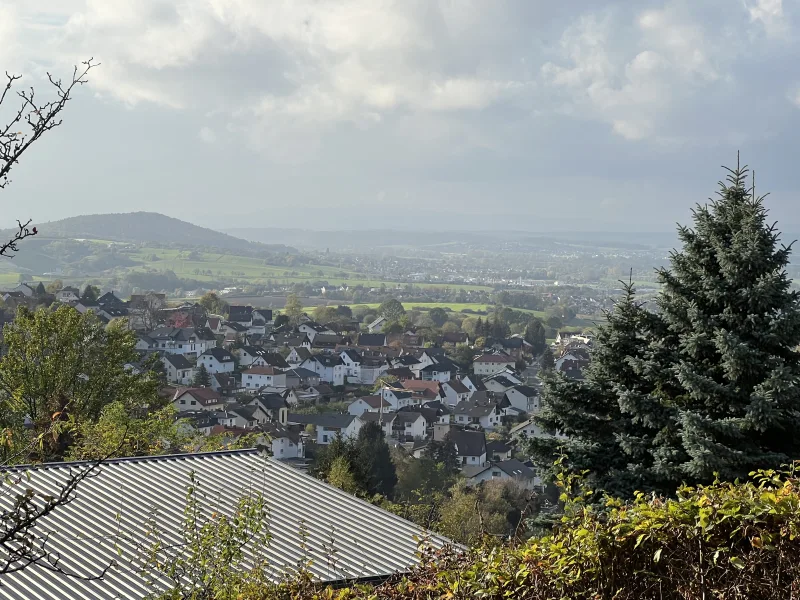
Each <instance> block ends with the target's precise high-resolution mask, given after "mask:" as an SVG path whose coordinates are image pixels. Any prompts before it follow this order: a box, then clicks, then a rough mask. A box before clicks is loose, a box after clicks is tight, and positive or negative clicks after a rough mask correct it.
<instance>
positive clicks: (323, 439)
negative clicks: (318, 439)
mask: <svg viewBox="0 0 800 600" xmlns="http://www.w3.org/2000/svg"><path fill="white" fill-rule="evenodd" d="M322 443H323V444H327V443H328V435H327V434H325V435H323V436H322Z"/></svg>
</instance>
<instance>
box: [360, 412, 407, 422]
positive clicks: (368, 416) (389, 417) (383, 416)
mask: <svg viewBox="0 0 800 600" xmlns="http://www.w3.org/2000/svg"><path fill="white" fill-rule="evenodd" d="M396 417H397V413H393V412H384V413H379V412H365V413H364V414H363V415H361V416H360V417H358V418H359V419H361V420H362V421H363V422H364V423H382V424H384V425H388V424H389V423H394V420H395V418H396Z"/></svg>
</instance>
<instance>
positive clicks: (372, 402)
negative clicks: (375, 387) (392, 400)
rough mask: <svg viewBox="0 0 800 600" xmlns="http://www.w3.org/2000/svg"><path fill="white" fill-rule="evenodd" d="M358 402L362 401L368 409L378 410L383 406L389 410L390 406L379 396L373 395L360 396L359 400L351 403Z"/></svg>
mask: <svg viewBox="0 0 800 600" xmlns="http://www.w3.org/2000/svg"><path fill="white" fill-rule="evenodd" d="M358 400H363V401H364V402H365V403H366V404H367V405H368V406H369V407H370V408H380V407H381V404H383V407H384V408H389V407H391V406H392V405H391V404H389V403H388V402H387V401H386V400H384V399H383V397H382V396H381V395H380V394H375V395H374V396H361V398H356V400H353V402H356V401H358Z"/></svg>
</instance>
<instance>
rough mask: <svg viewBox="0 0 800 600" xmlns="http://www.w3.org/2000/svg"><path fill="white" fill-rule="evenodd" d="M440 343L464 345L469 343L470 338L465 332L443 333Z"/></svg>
mask: <svg viewBox="0 0 800 600" xmlns="http://www.w3.org/2000/svg"><path fill="white" fill-rule="evenodd" d="M439 341H441V342H442V343H443V344H464V343H466V342H468V341H469V336H468V335H467V334H466V333H464V332H463V331H450V332H448V333H443V334H442V335H441V338H440V340H439Z"/></svg>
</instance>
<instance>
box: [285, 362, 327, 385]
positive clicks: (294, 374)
mask: <svg viewBox="0 0 800 600" xmlns="http://www.w3.org/2000/svg"><path fill="white" fill-rule="evenodd" d="M284 374H285V375H286V387H287V388H291V389H294V388H299V387H310V386H314V385H319V382H320V381H319V374H317V373H315V372H314V371H311V370H309V369H304V368H303V367H297V368H295V369H288V370H286V371H284Z"/></svg>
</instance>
